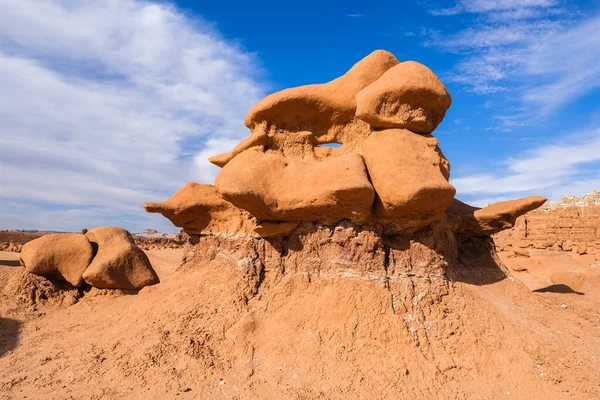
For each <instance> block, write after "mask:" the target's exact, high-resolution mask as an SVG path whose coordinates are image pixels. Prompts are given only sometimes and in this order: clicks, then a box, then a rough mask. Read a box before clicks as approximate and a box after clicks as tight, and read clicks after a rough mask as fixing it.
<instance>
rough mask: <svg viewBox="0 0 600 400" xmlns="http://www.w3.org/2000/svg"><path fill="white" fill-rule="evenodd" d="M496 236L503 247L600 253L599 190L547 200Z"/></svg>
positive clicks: (500, 246) (496, 239)
mask: <svg viewBox="0 0 600 400" xmlns="http://www.w3.org/2000/svg"><path fill="white" fill-rule="evenodd" d="M548 203H550V204H547V205H545V206H544V207H542V208H540V209H539V210H535V211H532V212H529V213H527V214H525V215H523V216H521V217H519V218H518V219H517V220H516V223H515V226H514V228H512V229H510V230H506V231H503V232H500V233H498V234H496V235H494V241H495V242H496V244H497V246H498V247H499V248H500V249H508V248H513V249H522V248H535V249H553V250H563V251H572V252H575V253H578V254H586V253H587V254H596V255H600V191H596V192H593V193H590V194H589V195H586V196H583V197H581V198H578V197H564V198H563V200H562V201H561V202H548Z"/></svg>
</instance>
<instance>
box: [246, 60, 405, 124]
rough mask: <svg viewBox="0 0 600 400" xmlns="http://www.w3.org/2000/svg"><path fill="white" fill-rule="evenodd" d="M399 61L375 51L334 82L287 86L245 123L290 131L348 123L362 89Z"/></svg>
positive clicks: (258, 106) (260, 105)
mask: <svg viewBox="0 0 600 400" xmlns="http://www.w3.org/2000/svg"><path fill="white" fill-rule="evenodd" d="M397 64H398V60H397V59H396V57H394V56H393V55H392V54H391V53H389V52H387V51H383V50H377V51H374V52H373V53H371V54H369V55H368V56H367V57H365V58H364V59H362V60H361V61H360V62H358V63H356V64H355V65H354V66H353V67H352V68H351V69H350V70H349V71H348V72H346V73H345V74H344V75H342V76H340V77H339V78H337V79H334V80H333V81H331V82H328V83H324V84H320V85H307V86H301V87H297V88H291V89H286V90H282V91H280V92H277V93H273V94H271V95H269V96H267V97H265V98H264V99H262V100H261V101H259V102H258V103H257V104H256V105H255V106H254V107H252V109H251V110H250V112H249V113H248V115H247V116H246V119H245V121H244V124H245V125H246V126H247V127H248V128H250V129H253V128H254V127H255V126H256V125H257V124H260V123H261V122H263V121H265V122H268V123H273V124H275V125H277V126H278V127H280V128H284V129H288V130H305V128H307V127H311V128H314V127H315V126H316V125H325V126H331V125H332V124H340V125H344V124H347V123H348V122H350V121H351V120H352V119H353V118H354V113H355V110H356V100H355V97H356V95H357V94H358V92H360V91H361V90H362V89H364V88H365V87H367V86H369V85H371V84H372V83H373V82H375V81H377V79H379V78H380V77H381V76H382V75H383V74H384V73H385V72H386V71H387V70H389V69H390V68H391V67H393V66H395V65H397Z"/></svg>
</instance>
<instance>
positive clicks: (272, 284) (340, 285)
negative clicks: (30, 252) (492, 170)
mask: <svg viewBox="0 0 600 400" xmlns="http://www.w3.org/2000/svg"><path fill="white" fill-rule="evenodd" d="M147 254H148V256H149V257H150V260H151V262H152V265H153V266H154V268H155V269H156V271H157V273H158V274H159V276H160V279H161V283H160V284H159V285H156V286H151V287H146V288H144V289H142V290H141V291H140V292H139V293H137V294H133V293H127V292H122V291H110V290H99V289H93V288H92V289H89V290H88V291H85V292H84V291H78V290H77V289H72V290H70V291H64V290H53V288H52V287H48V286H44V285H40V284H38V285H35V284H31V283H30V279H31V278H30V277H31V275H29V277H28V274H26V273H25V272H24V270H23V268H22V267H20V266H19V264H18V257H19V254H18V253H13V252H1V253H0V258H1V260H2V261H1V262H0V278H1V279H0V285H1V286H0V292H1V293H2V297H1V302H0V313H1V315H2V322H1V328H0V329H1V331H0V332H1V338H2V339H1V342H0V353H1V354H2V356H1V357H0V370H2V371H5V372H4V373H3V374H2V377H1V378H0V393H1V394H0V396H1V398H3V399H21V398H29V399H35V398H49V399H100V398H156V399H162V398H190V399H191V398H239V399H264V398H273V399H278V398H296V399H309V398H338V399H342V398H391V397H394V398H415V397H416V398H439V399H447V398H465V399H467V398H468V399H471V398H482V399H483V398H506V397H510V398H519V399H531V398H540V397H544V398H548V399H554V398H578V399H593V398H597V397H598V395H599V394H600V379H598V378H599V377H600V372H599V371H600V312H599V310H600V291H599V289H600V267H599V266H598V262H597V261H595V259H594V258H593V257H591V256H588V255H581V256H580V255H577V254H573V253H566V252H557V251H550V250H535V251H530V252H529V257H523V256H521V257H519V256H514V254H511V253H508V252H501V253H500V254H501V257H502V259H503V261H504V262H505V263H506V264H507V265H508V266H509V269H508V270H507V272H506V275H504V273H503V272H502V271H501V270H500V269H499V267H497V266H494V265H490V264H489V263H486V262H484V261H483V260H482V264H481V265H480V266H478V267H477V266H476V267H475V268H473V269H472V270H470V271H468V272H467V273H464V272H462V273H460V274H458V275H452V273H450V277H451V283H450V284H449V286H448V288H447V291H446V292H445V294H444V295H443V296H442V297H441V298H440V300H439V301H436V302H434V303H432V304H430V306H429V307H428V308H426V309H425V312H424V316H423V319H422V320H417V318H415V320H412V316H411V315H410V314H407V313H405V312H402V310H401V309H400V308H398V305H396V304H394V299H393V297H390V292H389V289H387V288H386V287H385V286H383V285H381V283H380V282H377V281H370V280H367V279H359V278H356V277H353V276H352V275H350V274H346V275H337V276H313V277H310V276H306V275H305V274H289V275H286V276H284V277H280V276H279V277H276V276H274V273H272V272H269V271H267V273H266V275H267V276H266V277H264V280H263V284H261V286H260V287H259V288H258V291H257V292H256V293H255V294H254V295H251V296H250V298H249V299H248V301H247V302H245V301H243V297H244V296H243V295H242V294H241V292H242V291H244V287H245V286H244V285H246V284H247V282H246V281H244V279H243V278H242V279H241V278H240V276H239V269H237V270H236V268H229V267H223V268H219V267H218V266H217V265H216V264H214V263H208V264H207V265H206V266H204V267H198V268H191V267H190V265H188V264H184V265H183V266H182V267H181V268H179V265H180V261H181V260H180V258H181V256H182V254H183V249H182V248H179V249H168V248H166V249H154V250H150V251H147ZM215 261H218V259H217V260H215ZM500 266H501V264H500ZM523 267H525V268H527V270H522V269H523ZM515 270H517V271H515ZM557 277H558V278H557ZM40 279H42V278H40ZM559 279H560V283H558V284H557V283H556V282H558V280H559ZM46 282H49V281H46Z"/></svg>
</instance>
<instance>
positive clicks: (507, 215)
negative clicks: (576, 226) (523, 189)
mask: <svg viewBox="0 0 600 400" xmlns="http://www.w3.org/2000/svg"><path fill="white" fill-rule="evenodd" d="M545 202H546V199H545V198H544V197H540V196H529V197H524V198H522V199H519V200H509V201H501V202H499V203H494V204H492V205H489V206H487V207H484V208H478V207H473V206H470V205H468V204H465V203H463V202H461V201H460V200H456V199H455V200H454V202H453V203H452V205H451V206H450V208H448V209H447V210H446V214H447V215H448V216H449V218H450V220H451V221H452V223H453V224H455V225H456V231H457V232H460V233H465V234H469V235H474V236H488V235H491V234H493V233H496V232H500V231H501V230H504V229H508V228H511V227H512V226H513V225H514V224H515V221H516V219H517V217H519V216H521V215H523V214H525V213H527V212H529V211H531V210H535V209H536V208H538V207H540V206H541V205H542V204H544V203H545Z"/></svg>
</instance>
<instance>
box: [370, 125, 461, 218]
mask: <svg viewBox="0 0 600 400" xmlns="http://www.w3.org/2000/svg"><path fill="white" fill-rule="evenodd" d="M437 143H438V141H437V139H435V138H434V137H432V136H429V135H427V136H425V135H416V134H414V133H413V132H410V131H408V130H405V129H387V130H383V131H379V132H374V133H373V134H372V135H371V136H369V138H368V139H367V140H366V141H365V143H364V146H363V156H364V158H365V163H366V165H367V170H368V171H369V176H370V177H371V181H372V182H373V187H374V188H375V192H376V193H377V198H376V200H375V213H376V215H377V216H379V217H381V218H382V219H384V220H388V221H391V222H393V223H394V225H397V226H399V227H401V228H414V227H419V226H424V225H427V224H428V223H430V222H431V221H433V220H436V219H439V218H440V217H441V215H442V213H443V212H444V210H445V209H446V208H448V207H449V206H450V204H451V203H452V199H453V198H454V194H455V193H456V189H454V187H453V186H452V185H451V184H450V183H448V180H447V178H446V176H445V175H446V174H447V172H446V171H447V168H448V164H447V162H446V161H445V159H443V158H442V156H441V152H438V151H437Z"/></svg>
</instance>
